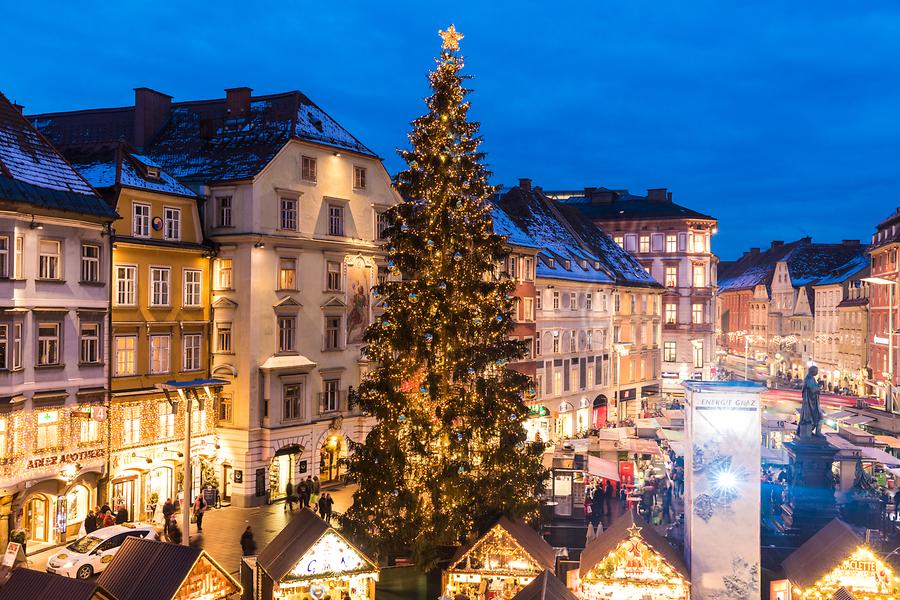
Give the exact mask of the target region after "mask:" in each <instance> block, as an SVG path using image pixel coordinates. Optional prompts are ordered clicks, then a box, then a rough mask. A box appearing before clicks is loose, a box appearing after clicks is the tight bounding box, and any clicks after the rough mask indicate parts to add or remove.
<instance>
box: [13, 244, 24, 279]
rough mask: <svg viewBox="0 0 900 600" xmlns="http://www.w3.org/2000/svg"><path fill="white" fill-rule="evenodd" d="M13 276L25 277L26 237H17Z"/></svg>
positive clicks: (17, 277)
mask: <svg viewBox="0 0 900 600" xmlns="http://www.w3.org/2000/svg"><path fill="white" fill-rule="evenodd" d="M13 277H15V278H16V279H22V278H24V277H25V238H24V237H21V236H17V237H16V248H15V257H14V259H13Z"/></svg>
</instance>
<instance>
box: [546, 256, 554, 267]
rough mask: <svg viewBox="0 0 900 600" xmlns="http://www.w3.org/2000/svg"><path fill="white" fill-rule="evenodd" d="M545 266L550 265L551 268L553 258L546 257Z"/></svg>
mask: <svg viewBox="0 0 900 600" xmlns="http://www.w3.org/2000/svg"><path fill="white" fill-rule="evenodd" d="M547 266H548V267H550V268H551V269H552V268H553V259H552V258H548V259H547Z"/></svg>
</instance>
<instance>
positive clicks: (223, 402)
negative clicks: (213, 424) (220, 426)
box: [219, 393, 233, 423]
mask: <svg viewBox="0 0 900 600" xmlns="http://www.w3.org/2000/svg"><path fill="white" fill-rule="evenodd" d="M232 408H233V400H232V398H231V394H226V393H221V394H219V422H220V423H231V419H232Z"/></svg>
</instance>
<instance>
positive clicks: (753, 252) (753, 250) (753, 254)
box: [750, 248, 759, 256]
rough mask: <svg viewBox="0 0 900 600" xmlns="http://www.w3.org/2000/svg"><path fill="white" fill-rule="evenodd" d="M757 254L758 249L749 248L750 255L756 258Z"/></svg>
mask: <svg viewBox="0 0 900 600" xmlns="http://www.w3.org/2000/svg"><path fill="white" fill-rule="evenodd" d="M758 254H759V248H750V255H751V256H757V255H758Z"/></svg>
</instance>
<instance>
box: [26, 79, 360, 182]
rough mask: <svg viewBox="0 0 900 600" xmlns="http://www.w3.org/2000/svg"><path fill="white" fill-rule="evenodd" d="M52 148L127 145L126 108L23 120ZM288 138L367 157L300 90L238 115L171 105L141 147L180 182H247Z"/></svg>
mask: <svg viewBox="0 0 900 600" xmlns="http://www.w3.org/2000/svg"><path fill="white" fill-rule="evenodd" d="M30 118H31V119H32V121H33V122H34V123H35V125H36V126H37V127H38V128H40V129H41V131H43V132H44V134H45V135H47V136H48V137H49V138H50V139H52V140H54V142H55V143H56V144H57V145H61V146H68V145H70V144H84V143H97V142H112V141H118V140H120V139H124V140H128V141H130V142H133V141H134V131H135V125H134V121H135V109H134V107H124V108H114V109H98V110H93V111H77V112H69V113H53V114H44V115H34V116H32V117H30ZM292 139H297V140H302V141H308V142H313V143H317V144H323V145H326V146H331V147H333V148H337V149H341V150H348V151H353V152H358V153H360V154H365V155H368V156H375V153H374V152H372V150H370V149H369V148H368V147H366V146H365V145H364V144H363V143H362V142H360V141H359V140H358V139H356V138H355V137H354V136H353V135H352V134H351V133H350V132H349V131H347V130H346V129H344V128H343V127H342V126H341V125H340V124H339V123H338V122H337V121H335V120H334V119H333V118H331V117H330V116H329V115H328V114H327V113H326V112H325V111H324V110H322V109H321V108H320V107H319V106H318V105H316V104H315V103H314V102H313V101H312V100H310V99H309V98H307V97H306V95H304V94H303V93H302V92H299V91H292V92H285V93H281V94H273V95H268V96H256V97H251V98H250V100H249V109H248V110H247V113H246V114H245V115H234V114H230V113H229V111H228V106H227V102H226V99H224V98H223V99H218V100H200V101H190V102H173V103H172V104H171V109H170V110H169V113H168V120H167V122H166V123H165V125H164V126H163V127H162V129H161V130H160V132H159V133H158V134H157V135H156V136H155V137H154V138H153V139H152V140H151V141H150V143H149V144H147V145H146V146H145V147H144V148H142V151H143V154H144V156H147V157H149V158H150V159H152V160H153V161H156V163H158V164H159V165H160V166H161V167H163V168H164V169H166V170H167V171H168V172H169V173H170V174H171V175H173V176H174V177H176V178H178V179H181V180H185V179H186V180H191V181H203V182H219V181H236V180H242V179H250V178H252V177H253V176H255V175H256V174H257V173H259V172H260V171H261V170H262V169H263V168H264V167H265V166H266V165H267V164H268V163H269V162H270V161H271V160H272V159H273V158H274V157H275V155H276V154H277V153H278V152H279V151H280V150H281V148H283V147H284V145H285V144H286V143H288V142H289V141H290V140H292Z"/></svg>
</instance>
